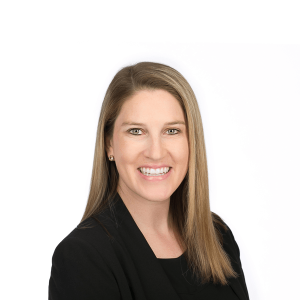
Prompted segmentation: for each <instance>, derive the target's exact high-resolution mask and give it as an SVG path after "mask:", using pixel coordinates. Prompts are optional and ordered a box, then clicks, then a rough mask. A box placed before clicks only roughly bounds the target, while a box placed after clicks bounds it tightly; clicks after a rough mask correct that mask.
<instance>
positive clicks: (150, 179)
mask: <svg viewBox="0 0 300 300" xmlns="http://www.w3.org/2000/svg"><path fill="white" fill-rule="evenodd" d="M172 169H173V168H170V170H169V172H168V173H166V174H164V175H160V176H147V175H144V174H143V173H141V172H140V170H139V169H137V172H138V173H139V174H140V176H141V177H142V178H144V179H146V180H148V181H161V180H165V179H167V178H168V177H169V176H170V174H171V172H172Z"/></svg>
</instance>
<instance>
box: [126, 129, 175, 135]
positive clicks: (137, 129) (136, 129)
mask: <svg viewBox="0 0 300 300" xmlns="http://www.w3.org/2000/svg"><path fill="white" fill-rule="evenodd" d="M131 130H142V129H141V128H131V129H128V130H127V131H128V132H129V133H130V134H132V135H140V134H133V133H131V132H130V131H131ZM168 130H177V131H178V133H180V132H181V130H180V129H176V128H170V129H168ZM178 133H174V134H171V135H176V134H178Z"/></svg>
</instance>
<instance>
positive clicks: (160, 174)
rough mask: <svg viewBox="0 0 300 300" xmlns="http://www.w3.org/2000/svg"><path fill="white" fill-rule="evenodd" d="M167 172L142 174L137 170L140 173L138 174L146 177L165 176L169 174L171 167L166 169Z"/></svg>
mask: <svg viewBox="0 0 300 300" xmlns="http://www.w3.org/2000/svg"><path fill="white" fill-rule="evenodd" d="M167 169H168V170H167V171H166V172H163V173H158V174H156V173H147V172H142V168H138V170H139V171H140V173H142V174H143V175H146V176H149V177H151V176H152V177H155V176H163V175H166V174H167V173H169V172H170V171H171V169H172V167H168V168H167Z"/></svg>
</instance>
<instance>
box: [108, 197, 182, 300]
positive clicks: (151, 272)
mask: <svg viewBox="0 0 300 300" xmlns="http://www.w3.org/2000/svg"><path fill="white" fill-rule="evenodd" d="M112 210H113V211H114V213H113V214H111V216H112V217H113V218H114V219H115V220H114V221H115V223H116V226H117V231H118V233H119V237H120V238H121V239H122V243H123V244H124V245H125V247H126V249H127V251H128V252H129V255H130V257H131V258H132V261H133V263H134V265H135V268H136V269H137V272H138V275H139V278H140V282H141V284H142V286H143V289H144V292H145V295H147V299H149V300H151V299H153V300H160V299H161V300H165V299H172V300H180V298H179V296H178V295H177V293H176V291H175V290H174V288H173V286H172V284H171V282H170V281H169V278H168V277H167V275H166V274H165V271H164V270H163V268H162V266H161V265H160V263H159V262H158V260H157V258H156V256H155V254H154V252H153V251H152V249H151V247H150V245H149V244H148V242H147V240H146V239H145V237H144V235H143V234H142V232H141V231H140V229H139V227H138V226H137V224H136V223H135V221H134V219H133V218H132V216H131V214H130V212H129V211H128V209H127V207H126V205H125V204H124V202H123V200H122V198H121V197H120V195H119V194H118V193H117V194H116V196H115V197H114V200H113V203H112Z"/></svg>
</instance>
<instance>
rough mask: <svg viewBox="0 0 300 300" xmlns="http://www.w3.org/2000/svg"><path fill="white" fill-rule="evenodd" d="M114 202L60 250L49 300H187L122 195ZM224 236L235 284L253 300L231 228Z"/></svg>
mask: <svg viewBox="0 0 300 300" xmlns="http://www.w3.org/2000/svg"><path fill="white" fill-rule="evenodd" d="M110 203H111V204H110V205H109V206H108V207H107V208H106V209H105V210H104V211H102V212H101V213H99V214H97V215H96V216H95V218H93V217H90V218H88V219H87V220H86V221H84V222H83V223H82V224H81V226H79V227H77V228H75V229H74V230H73V231H72V232H71V233H70V234H69V235H68V236H67V237H65V238H64V239H63V240H62V241H61V242H60V243H59V244H58V246H57V247H56V248H55V251H54V254H53V257H52V268H51V276H50V280H49V300H100V299H101V300H121V299H122V300H169V299H170V300H181V296H183V295H182V294H178V293H177V291H176V289H177V287H176V285H175V286H174V285H172V283H171V281H170V279H169V277H168V275H167V273H166V271H165V268H164V266H163V265H162V264H164V262H163V261H161V260H159V259H157V257H156V256H155V254H154V252H153V251H152V249H151V247H150V245H149V244H148V242H147V240H146V238H145V237H144V235H143V234H142V232H141V231H140V229H139V227H138V226H137V224H136V223H135V221H134V219H133V218H132V216H131V214H130V212H129V211H128V209H127V207H126V205H125V203H124V202H123V200H122V198H121V197H120V195H119V194H118V193H117V194H116V195H115V197H114V198H113V199H112V201H110ZM222 234H223V240H224V243H223V248H224V250H225V252H226V253H227V254H228V256H229V258H230V260H231V264H232V267H233V269H234V270H235V272H237V273H238V274H239V277H238V278H230V279H229V285H230V287H231V288H232V289H233V290H234V292H235V293H236V295H237V297H238V299H239V300H249V296H248V292H247V287H246V283H245V278H244V274H243V270H242V265H241V262H240V253H239V248H238V246H237V244H236V242H235V240H234V237H233V235H232V232H231V230H230V229H228V230H227V231H226V232H225V231H224V232H222ZM172 282H173V280H172ZM208 289H209V287H207V288H205V289H203V293H204V291H209V290H208ZM197 292H198V289H197ZM214 292H215V291H212V292H211V293H210V294H209V295H210V297H211V296H212V293H214ZM224 293H226V292H225V289H224ZM222 295H223V294H222ZM185 296H189V295H188V294H186V295H185ZM201 296H202V294H201ZM189 299H190V298H189ZM201 299H202V298H201ZM210 299H212V298H210ZM223 299H224V298H223Z"/></svg>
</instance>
